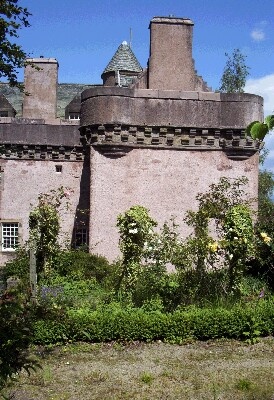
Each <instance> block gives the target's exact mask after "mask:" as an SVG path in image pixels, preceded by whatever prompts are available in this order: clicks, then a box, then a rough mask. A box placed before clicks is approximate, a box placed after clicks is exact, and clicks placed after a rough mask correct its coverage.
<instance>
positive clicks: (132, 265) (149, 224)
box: [117, 206, 157, 292]
mask: <svg viewBox="0 0 274 400" xmlns="http://www.w3.org/2000/svg"><path fill="white" fill-rule="evenodd" d="M156 225H157V224H156V222H155V221H154V220H153V219H152V218H151V217H150V216H149V214H148V210H147V209H146V208H145V207H142V206H133V207H131V208H130V209H129V210H128V211H126V212H125V213H124V214H120V215H118V217H117V226H118V228H119V233H120V249H121V252H122V254H123V261H122V265H123V271H122V275H121V278H120V282H119V284H118V289H120V288H121V285H122V283H123V285H124V287H125V288H126V290H127V291H128V292H130V291H131V290H132V288H133V286H134V285H135V283H136V280H137V278H138V275H139V273H140V263H141V261H142V258H143V256H144V249H145V245H146V244H147V243H148V242H149V241H150V237H151V236H152V229H153V227H155V226H156Z"/></svg>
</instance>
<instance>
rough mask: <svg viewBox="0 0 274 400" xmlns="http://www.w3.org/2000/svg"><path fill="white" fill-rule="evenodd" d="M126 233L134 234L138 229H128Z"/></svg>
mask: <svg viewBox="0 0 274 400" xmlns="http://www.w3.org/2000/svg"><path fill="white" fill-rule="evenodd" d="M128 232H129V233H133V234H135V233H137V232H138V229H137V228H133V229H129V230H128Z"/></svg>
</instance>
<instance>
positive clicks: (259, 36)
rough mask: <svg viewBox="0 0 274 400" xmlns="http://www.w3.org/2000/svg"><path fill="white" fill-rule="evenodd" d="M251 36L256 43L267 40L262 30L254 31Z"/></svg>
mask: <svg viewBox="0 0 274 400" xmlns="http://www.w3.org/2000/svg"><path fill="white" fill-rule="evenodd" d="M250 36H251V37H252V39H253V40H254V41H255V42H262V41H263V40H265V33H264V31H263V30H262V29H258V28H257V29H253V31H252V32H251V33H250Z"/></svg>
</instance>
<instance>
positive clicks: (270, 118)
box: [264, 114, 274, 131]
mask: <svg viewBox="0 0 274 400" xmlns="http://www.w3.org/2000/svg"><path fill="white" fill-rule="evenodd" d="M264 122H265V124H266V125H267V126H268V129H269V130H270V131H271V130H272V129H273V128H274V115H273V114H272V115H267V116H266V117H265V121H264Z"/></svg>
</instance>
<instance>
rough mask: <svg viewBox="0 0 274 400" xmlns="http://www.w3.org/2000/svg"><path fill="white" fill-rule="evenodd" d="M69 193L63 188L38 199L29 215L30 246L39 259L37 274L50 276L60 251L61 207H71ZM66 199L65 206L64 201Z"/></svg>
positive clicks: (41, 195) (42, 195)
mask: <svg viewBox="0 0 274 400" xmlns="http://www.w3.org/2000/svg"><path fill="white" fill-rule="evenodd" d="M68 196H69V191H68V189H66V188H64V187H63V186H62V187H60V188H58V189H57V190H51V191H50V192H49V193H42V194H40V195H39V197H38V204H37V206H36V207H34V208H33V210H32V211H31V212H30V215H29V227H30V245H31V246H34V248H35V252H36V259H37V272H38V273H42V274H43V275H47V274H49V272H50V270H51V269H52V266H53V261H54V258H55V257H56V255H57V252H58V251H59V249H60V245H59V242H58V236H59V232H60V214H59V210H60V207H61V205H64V206H65V207H68V206H69V202H68ZM63 199H66V201H65V204H63V202H62V200H63Z"/></svg>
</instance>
